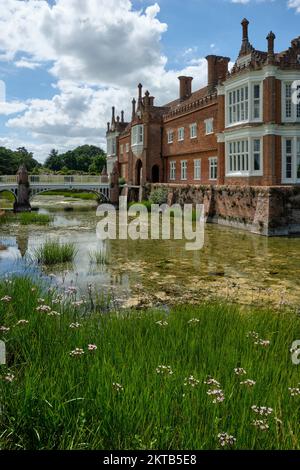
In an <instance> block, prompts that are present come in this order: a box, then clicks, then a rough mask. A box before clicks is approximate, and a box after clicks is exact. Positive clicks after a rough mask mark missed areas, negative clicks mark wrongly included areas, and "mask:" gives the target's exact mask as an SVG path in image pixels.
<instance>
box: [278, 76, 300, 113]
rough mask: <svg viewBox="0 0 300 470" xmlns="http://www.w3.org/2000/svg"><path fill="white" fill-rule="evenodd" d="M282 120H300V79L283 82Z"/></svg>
mask: <svg viewBox="0 0 300 470" xmlns="http://www.w3.org/2000/svg"><path fill="white" fill-rule="evenodd" d="M282 120H283V122H295V121H300V81H299V80H294V81H289V82H282Z"/></svg>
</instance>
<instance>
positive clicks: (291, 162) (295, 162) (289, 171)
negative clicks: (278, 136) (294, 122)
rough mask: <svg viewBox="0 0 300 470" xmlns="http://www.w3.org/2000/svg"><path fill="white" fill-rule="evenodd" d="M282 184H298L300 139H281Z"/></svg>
mask: <svg viewBox="0 0 300 470" xmlns="http://www.w3.org/2000/svg"><path fill="white" fill-rule="evenodd" d="M282 182H283V183H289V184H291V183H300V137H286V138H282Z"/></svg>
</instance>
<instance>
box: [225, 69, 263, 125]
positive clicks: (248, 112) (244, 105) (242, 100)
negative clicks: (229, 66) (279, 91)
mask: <svg viewBox="0 0 300 470" xmlns="http://www.w3.org/2000/svg"><path fill="white" fill-rule="evenodd" d="M256 86H259V98H255V95H254V90H255V87H256ZM247 93H248V98H247V97H246V95H247ZM230 94H231V104H230ZM242 95H243V97H242ZM234 96H235V99H234ZM255 100H257V101H258V106H259V117H255V116H254V102H255ZM263 100H264V96H263V80H253V79H252V80H251V79H250V78H247V79H245V80H242V81H240V82H238V83H236V82H235V83H233V84H231V85H229V86H227V87H226V95H225V120H226V128H229V127H234V126H238V125H240V124H245V123H248V122H263ZM230 110H231V111H230ZM233 116H235V119H233ZM243 116H244V117H243ZM230 117H231V118H232V119H230Z"/></svg>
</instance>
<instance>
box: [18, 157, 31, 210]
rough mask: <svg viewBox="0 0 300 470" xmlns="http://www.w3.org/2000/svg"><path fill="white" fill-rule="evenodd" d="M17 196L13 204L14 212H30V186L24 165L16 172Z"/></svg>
mask: <svg viewBox="0 0 300 470" xmlns="http://www.w3.org/2000/svg"><path fill="white" fill-rule="evenodd" d="M17 183H18V194H17V200H16V202H15V203H14V211H15V212H30V211H31V206H30V202H29V195H30V185H29V178H28V171H27V168H26V166H25V165H21V166H20V168H19V170H18V172H17Z"/></svg>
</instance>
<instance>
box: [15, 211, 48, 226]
mask: <svg viewBox="0 0 300 470" xmlns="http://www.w3.org/2000/svg"><path fill="white" fill-rule="evenodd" d="M51 221H52V217H50V216H49V215H48V214H37V213H36V212H23V213H21V214H20V223H21V225H32V224H37V225H48V224H50V222H51Z"/></svg>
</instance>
